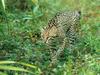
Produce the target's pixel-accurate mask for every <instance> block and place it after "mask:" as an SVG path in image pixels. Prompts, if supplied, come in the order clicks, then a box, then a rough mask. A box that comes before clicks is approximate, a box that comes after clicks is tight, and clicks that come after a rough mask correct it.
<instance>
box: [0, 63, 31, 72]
mask: <svg viewBox="0 0 100 75" xmlns="http://www.w3.org/2000/svg"><path fill="white" fill-rule="evenodd" d="M0 69H1V70H12V71H20V72H28V73H32V74H33V72H31V71H28V70H26V69H24V68H20V67H14V66H5V65H0Z"/></svg>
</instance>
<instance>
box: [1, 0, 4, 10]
mask: <svg viewBox="0 0 100 75" xmlns="http://www.w3.org/2000/svg"><path fill="white" fill-rule="evenodd" d="M1 1H2V6H3V9H4V10H5V0H1Z"/></svg>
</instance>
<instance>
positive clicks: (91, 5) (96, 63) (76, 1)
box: [0, 0, 100, 75]
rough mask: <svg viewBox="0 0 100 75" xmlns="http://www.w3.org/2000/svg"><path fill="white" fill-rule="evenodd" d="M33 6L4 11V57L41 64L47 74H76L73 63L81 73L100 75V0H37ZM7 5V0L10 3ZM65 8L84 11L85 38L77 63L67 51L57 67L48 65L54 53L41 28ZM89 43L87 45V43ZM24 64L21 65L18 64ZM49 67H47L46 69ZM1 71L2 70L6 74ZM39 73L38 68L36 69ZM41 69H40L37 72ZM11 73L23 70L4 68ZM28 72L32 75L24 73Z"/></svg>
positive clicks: (0, 30)
mask: <svg viewBox="0 0 100 75" xmlns="http://www.w3.org/2000/svg"><path fill="white" fill-rule="evenodd" d="M33 1H36V2H33V3H32V2H29V3H30V6H32V9H31V10H30V9H26V10H25V11H24V12H23V11H21V10H17V9H16V10H14V9H11V8H10V9H7V7H6V11H5V13H4V11H3V10H0V60H11V61H18V62H25V63H29V64H35V65H37V66H38V67H39V68H40V69H41V70H42V72H43V73H45V72H46V75H48V74H49V73H50V74H54V75H73V74H72V71H73V65H74V64H76V65H75V66H76V67H75V70H77V72H78V74H77V75H99V71H100V58H99V55H100V11H99V10H100V1H99V0H38V2H37V0H33ZM6 5H7V3H6ZM62 10H81V12H82V16H81V17H82V18H81V22H80V23H81V31H82V39H81V43H80V45H79V49H80V50H79V56H78V58H77V59H76V61H77V62H76V63H74V62H73V59H72V56H71V55H69V54H67V53H68V52H67V50H65V53H64V57H63V58H65V59H63V60H62V59H61V60H60V61H59V62H58V64H57V67H55V68H47V66H48V64H49V63H50V60H49V59H50V54H49V50H48V48H47V46H46V45H45V44H44V43H42V40H41V37H40V34H41V28H42V27H44V26H46V25H47V23H48V20H49V19H51V18H52V16H53V15H54V14H55V13H56V12H58V11H62ZM83 42H86V44H83ZM17 66H18V67H20V66H19V65H17ZM46 68H47V70H45V69H46ZM2 72H3V71H1V72H0V73H2ZM34 72H35V70H34ZM36 72H37V71H36ZM4 73H6V74H8V75H11V74H16V75H21V74H23V72H18V73H17V72H16V71H14V72H12V71H4ZM24 74H25V75H30V74H27V73H24Z"/></svg>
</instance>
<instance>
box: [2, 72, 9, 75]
mask: <svg viewBox="0 0 100 75" xmlns="http://www.w3.org/2000/svg"><path fill="white" fill-rule="evenodd" d="M0 75H8V74H6V73H4V72H0Z"/></svg>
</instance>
